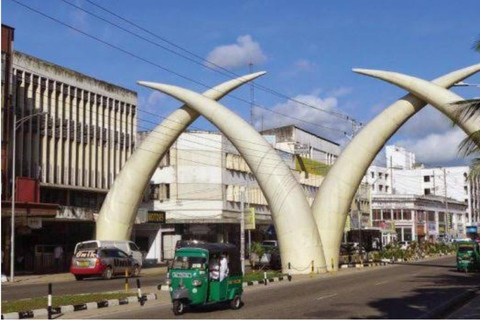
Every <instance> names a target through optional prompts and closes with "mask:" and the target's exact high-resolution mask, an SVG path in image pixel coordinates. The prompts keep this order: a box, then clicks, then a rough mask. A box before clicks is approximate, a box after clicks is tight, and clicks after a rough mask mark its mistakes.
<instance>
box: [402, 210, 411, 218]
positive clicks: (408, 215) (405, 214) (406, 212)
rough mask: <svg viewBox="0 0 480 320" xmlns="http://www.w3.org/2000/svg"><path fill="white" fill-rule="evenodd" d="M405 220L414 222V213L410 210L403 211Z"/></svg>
mask: <svg viewBox="0 0 480 320" xmlns="http://www.w3.org/2000/svg"><path fill="white" fill-rule="evenodd" d="M403 220H412V212H411V211H410V210H404V211H403Z"/></svg>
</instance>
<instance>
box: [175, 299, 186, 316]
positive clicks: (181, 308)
mask: <svg viewBox="0 0 480 320" xmlns="http://www.w3.org/2000/svg"><path fill="white" fill-rule="evenodd" d="M184 312H185V303H183V301H182V300H175V301H173V314H174V315H176V316H179V315H181V314H183V313H184Z"/></svg>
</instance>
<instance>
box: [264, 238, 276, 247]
mask: <svg viewBox="0 0 480 320" xmlns="http://www.w3.org/2000/svg"><path fill="white" fill-rule="evenodd" d="M262 246H263V247H265V248H276V247H278V241H277V240H263V241H262Z"/></svg>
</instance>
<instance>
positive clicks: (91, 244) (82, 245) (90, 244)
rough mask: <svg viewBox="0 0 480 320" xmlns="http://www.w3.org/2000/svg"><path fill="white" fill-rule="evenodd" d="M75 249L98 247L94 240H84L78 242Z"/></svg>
mask: <svg viewBox="0 0 480 320" xmlns="http://www.w3.org/2000/svg"><path fill="white" fill-rule="evenodd" d="M76 249H77V252H78V251H81V250H89V249H98V245H97V243H96V242H95V241H92V242H84V243H79V244H78V245H77V248H76Z"/></svg>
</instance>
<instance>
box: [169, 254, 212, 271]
mask: <svg viewBox="0 0 480 320" xmlns="http://www.w3.org/2000/svg"><path fill="white" fill-rule="evenodd" d="M206 262H207V259H205V258H201V257H178V256H177V257H175V260H174V261H173V265H172V269H184V270H185V269H198V270H204V269H205V263H206Z"/></svg>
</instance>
